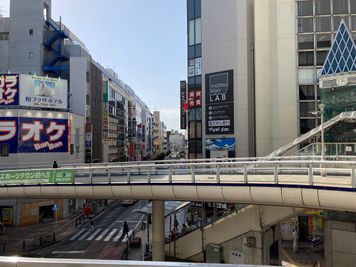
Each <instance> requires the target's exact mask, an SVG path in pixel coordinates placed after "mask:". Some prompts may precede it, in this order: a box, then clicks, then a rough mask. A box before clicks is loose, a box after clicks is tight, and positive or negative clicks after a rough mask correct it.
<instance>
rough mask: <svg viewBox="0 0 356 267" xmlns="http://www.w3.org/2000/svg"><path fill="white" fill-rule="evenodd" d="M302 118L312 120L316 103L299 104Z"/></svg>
mask: <svg viewBox="0 0 356 267" xmlns="http://www.w3.org/2000/svg"><path fill="white" fill-rule="evenodd" d="M299 111H300V117H304V118H312V117H314V115H313V114H311V112H313V111H315V102H314V101H312V102H299Z"/></svg>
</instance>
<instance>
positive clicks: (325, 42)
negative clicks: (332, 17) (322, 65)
mask: <svg viewBox="0 0 356 267" xmlns="http://www.w3.org/2000/svg"><path fill="white" fill-rule="evenodd" d="M316 47H317V48H330V47H331V34H328V33H324V34H317V35H316Z"/></svg>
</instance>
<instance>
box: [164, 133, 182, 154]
mask: <svg viewBox="0 0 356 267" xmlns="http://www.w3.org/2000/svg"><path fill="white" fill-rule="evenodd" d="M167 139H168V149H169V150H171V151H184V152H185V136H184V134H182V133H180V132H178V131H174V130H172V131H168V132H167Z"/></svg>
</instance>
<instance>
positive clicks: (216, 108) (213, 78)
mask: <svg viewBox="0 0 356 267" xmlns="http://www.w3.org/2000/svg"><path fill="white" fill-rule="evenodd" d="M205 84H206V94H205V105H206V109H205V110H206V111H205V112H206V114H205V118H206V134H207V135H216V134H233V133H234V80H233V70H228V71H223V72H217V73H211V74H207V75H206V76H205Z"/></svg>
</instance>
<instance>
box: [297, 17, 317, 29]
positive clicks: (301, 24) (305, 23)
mask: <svg viewBox="0 0 356 267" xmlns="http://www.w3.org/2000/svg"><path fill="white" fill-rule="evenodd" d="M298 32H313V18H299V19H298Z"/></svg>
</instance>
